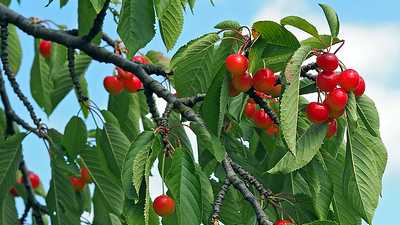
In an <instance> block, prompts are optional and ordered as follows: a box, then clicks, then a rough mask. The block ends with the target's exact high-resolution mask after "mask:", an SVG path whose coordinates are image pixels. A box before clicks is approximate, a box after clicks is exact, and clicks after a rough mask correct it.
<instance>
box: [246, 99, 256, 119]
mask: <svg viewBox="0 0 400 225" xmlns="http://www.w3.org/2000/svg"><path fill="white" fill-rule="evenodd" d="M255 114H256V104H255V103H251V102H248V103H247V104H246V106H245V108H244V115H246V117H247V118H253V117H254V115H255Z"/></svg>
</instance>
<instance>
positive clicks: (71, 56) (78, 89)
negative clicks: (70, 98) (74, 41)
mask: <svg viewBox="0 0 400 225" xmlns="http://www.w3.org/2000/svg"><path fill="white" fill-rule="evenodd" d="M67 57H68V69H69V74H70V76H71V80H72V84H73V85H74V89H75V93H76V96H77V97H78V101H79V103H81V104H83V103H85V102H87V101H88V100H89V99H88V97H86V96H85V95H84V94H83V90H82V86H81V83H80V77H79V76H78V75H77V74H76V71H75V50H74V49H73V48H68V54H67Z"/></svg>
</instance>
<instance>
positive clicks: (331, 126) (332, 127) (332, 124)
mask: <svg viewBox="0 0 400 225" xmlns="http://www.w3.org/2000/svg"><path fill="white" fill-rule="evenodd" d="M336 131H337V122H336V120H331V121H329V123H328V131H327V132H326V138H328V139H329V138H331V137H333V136H334V135H335V134H336Z"/></svg>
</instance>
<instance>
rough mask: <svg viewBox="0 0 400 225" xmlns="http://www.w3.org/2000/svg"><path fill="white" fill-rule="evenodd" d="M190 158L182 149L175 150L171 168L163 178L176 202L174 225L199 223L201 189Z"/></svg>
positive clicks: (195, 224) (200, 215) (194, 224)
mask: <svg viewBox="0 0 400 225" xmlns="http://www.w3.org/2000/svg"><path fill="white" fill-rule="evenodd" d="M193 171H195V165H194V163H193V160H192V159H191V157H190V156H189V155H188V154H186V153H185V150H184V149H177V150H176V151H175V153H174V154H173V156H172V159H171V167H170V169H169V171H168V174H167V176H166V178H165V182H166V184H167V187H168V190H169V191H170V192H171V193H172V197H173V199H174V200H175V202H176V214H177V218H178V220H177V224H176V225H183V224H184V225H198V224H200V223H201V218H202V212H201V189H200V181H199V177H198V176H197V175H196V173H193Z"/></svg>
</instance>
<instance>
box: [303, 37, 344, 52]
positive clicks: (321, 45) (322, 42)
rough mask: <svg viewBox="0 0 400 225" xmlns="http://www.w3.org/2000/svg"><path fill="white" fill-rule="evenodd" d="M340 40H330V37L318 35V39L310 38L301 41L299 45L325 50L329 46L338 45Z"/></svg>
mask: <svg viewBox="0 0 400 225" xmlns="http://www.w3.org/2000/svg"><path fill="white" fill-rule="evenodd" d="M340 41H341V40H340V39H338V38H337V37H335V38H332V36H330V35H320V36H319V38H316V37H310V38H307V39H305V40H303V41H301V42H300V43H301V45H309V46H312V47H313V48H316V49H321V50H322V49H326V48H328V47H329V46H331V42H332V45H334V44H337V43H339V42H340Z"/></svg>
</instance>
